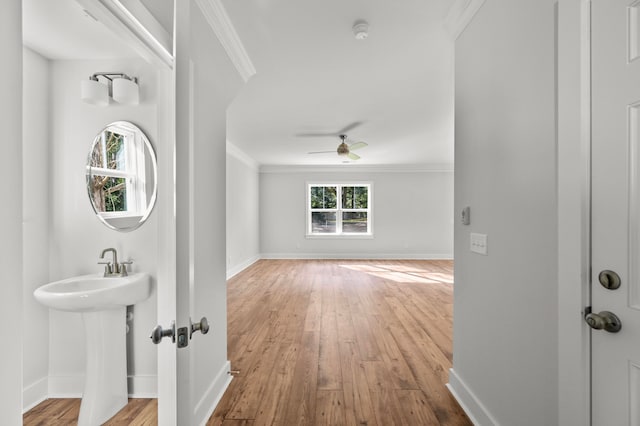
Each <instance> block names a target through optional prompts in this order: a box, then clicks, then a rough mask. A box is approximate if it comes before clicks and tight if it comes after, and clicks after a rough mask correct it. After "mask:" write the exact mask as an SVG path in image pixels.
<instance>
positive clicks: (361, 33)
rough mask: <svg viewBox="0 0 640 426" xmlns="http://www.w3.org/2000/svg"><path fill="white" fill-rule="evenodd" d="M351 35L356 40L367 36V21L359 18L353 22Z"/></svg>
mask: <svg viewBox="0 0 640 426" xmlns="http://www.w3.org/2000/svg"><path fill="white" fill-rule="evenodd" d="M353 35H355V36H356V40H364V39H365V38H367V37H369V23H368V22H367V21H365V20H364V19H360V20H358V21H356V22H355V23H354V24H353Z"/></svg>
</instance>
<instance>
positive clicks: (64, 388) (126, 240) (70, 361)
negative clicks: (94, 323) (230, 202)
mask: <svg viewBox="0 0 640 426" xmlns="http://www.w3.org/2000/svg"><path fill="white" fill-rule="evenodd" d="M105 70H107V71H113V70H116V71H120V72H124V73H126V74H128V75H133V76H137V77H139V83H140V99H141V101H140V105H137V106H123V105H117V104H112V105H110V106H109V107H95V106H93V105H89V104H85V103H83V102H82V101H81V100H80V81H81V80H83V79H86V78H88V77H89V76H90V75H91V74H93V73H95V72H99V71H105ZM51 82H52V84H51V88H52V93H51V137H50V138H49V140H48V143H49V144H50V150H51V157H50V165H49V167H50V170H51V178H50V186H49V190H50V193H51V204H50V208H49V209H48V210H47V214H48V215H49V221H50V222H49V226H50V240H49V244H50V246H49V249H50V257H49V269H50V279H51V280H57V279H61V278H65V277H69V276H75V275H81V274H88V273H96V272H101V271H102V267H101V265H97V264H96V262H97V261H98V257H99V255H100V252H101V251H102V249H104V248H107V247H115V248H116V249H117V250H118V255H119V256H120V259H122V260H124V259H132V260H133V262H134V263H133V265H132V270H133V271H134V272H138V271H144V272H148V273H149V274H151V276H152V282H153V285H154V291H153V294H152V296H151V297H150V298H149V299H148V300H146V301H144V302H141V303H139V304H137V305H136V306H135V307H134V308H133V312H134V318H133V321H132V322H130V323H129V326H130V328H131V331H130V333H129V334H128V336H127V345H128V348H127V349H128V373H129V375H130V376H134V379H133V380H132V381H130V387H129V391H130V392H132V393H133V394H135V395H148V394H152V395H153V394H155V392H156V383H157V381H156V365H157V355H156V347H155V345H152V344H151V343H150V341H149V339H148V335H149V332H150V331H151V330H152V329H153V327H154V326H155V325H156V292H155V284H156V271H157V262H158V253H157V240H158V224H157V212H155V211H154V212H153V213H152V214H151V215H150V216H149V219H148V221H147V222H146V223H145V224H144V225H142V226H141V227H140V228H138V229H137V230H135V231H132V232H129V233H121V232H117V231H114V230H111V229H108V228H107V227H106V226H104V225H103V224H102V223H101V222H100V221H99V220H98V219H97V218H96V217H95V215H94V213H93V210H92V207H91V205H90V202H89V199H88V196H87V190H86V180H85V166H86V162H87V155H88V152H89V149H90V147H91V144H92V142H93V139H94V137H95V136H96V134H98V133H99V132H100V131H101V129H102V128H104V127H105V126H106V125H107V124H109V123H111V122H113V121H118V120H127V121H131V122H133V123H134V124H136V125H138V126H139V127H140V128H141V129H142V130H143V131H144V132H145V133H146V134H147V136H148V137H149V139H150V141H151V143H152V145H155V143H156V141H157V105H156V92H157V87H156V73H155V71H154V69H153V68H152V67H151V66H150V65H148V64H147V63H146V62H144V61H142V60H139V59H126V60H110V61H52V62H51ZM49 319H50V322H49V332H50V350H49V375H50V378H49V393H50V396H62V395H76V396H79V395H80V394H81V392H82V388H83V378H84V365H85V353H84V336H83V328H82V321H81V317H80V314H75V313H67V312H61V311H53V310H51V311H50V317H49Z"/></svg>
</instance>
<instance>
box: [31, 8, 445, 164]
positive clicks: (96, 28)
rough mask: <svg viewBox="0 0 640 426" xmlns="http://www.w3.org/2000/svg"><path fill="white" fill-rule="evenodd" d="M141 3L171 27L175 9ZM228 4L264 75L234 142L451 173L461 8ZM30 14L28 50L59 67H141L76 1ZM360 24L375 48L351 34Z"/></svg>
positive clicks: (272, 158) (257, 151)
mask: <svg viewBox="0 0 640 426" xmlns="http://www.w3.org/2000/svg"><path fill="white" fill-rule="evenodd" d="M141 1H142V3H143V4H145V5H146V6H147V7H148V9H149V10H150V12H151V13H152V14H154V15H155V16H156V18H157V19H158V21H160V22H161V23H163V24H164V26H165V27H169V26H170V25H171V18H170V16H167V13H166V11H167V10H170V7H166V5H170V4H171V2H170V1H167V0H162V1H161V2H159V1H158V0H153V1H151V0H141ZM222 1H223V4H224V6H225V8H226V10H227V13H228V14H229V16H230V18H231V21H232V22H233V25H234V26H235V29H236V31H237V33H238V35H239V36H240V39H241V40H242V42H243V44H244V46H245V48H246V50H247V52H248V54H249V57H250V58H251V60H252V62H253V63H254V65H255V68H256V70H257V73H256V75H255V76H253V77H252V78H251V79H250V80H249V82H248V83H247V84H246V85H245V87H244V88H243V89H242V91H241V93H240V94H239V96H238V97H237V98H236V99H235V100H234V102H233V104H232V105H231V107H230V108H229V112H228V130H227V137H228V140H229V142H231V143H232V144H234V145H235V146H236V147H238V148H240V149H241V150H242V151H244V152H245V153H246V154H248V155H249V156H250V157H252V158H253V159H255V160H256V161H257V162H258V163H260V164H264V165H342V164H343V163H344V160H346V158H345V157H341V156H338V155H337V153H335V152H329V153H325V154H313V155H312V154H308V152H310V151H333V150H335V149H336V148H337V146H338V144H339V142H340V141H339V138H338V136H337V134H338V133H340V131H341V130H344V129H345V128H347V129H349V130H348V131H347V132H346V133H347V135H348V141H349V142H356V141H365V142H366V143H367V144H368V146H367V147H365V148H362V149H361V150H358V151H357V152H356V153H357V154H358V155H360V156H361V159H360V160H358V161H355V162H353V161H350V162H349V164H363V165H367V164H369V165H382V164H384V165H425V166H438V167H442V166H445V167H451V165H452V164H453V41H452V39H451V37H450V36H449V35H448V33H447V32H446V31H445V28H444V25H443V23H444V18H445V16H446V13H447V11H448V8H449V5H450V3H451V1H452V0H400V1H394V2H391V1H388V0H350V1H344V0H323V1H322V2H301V1H299V0H241V1H239V0H222ZM161 4H162V7H159V6H160V5H161ZM23 5H24V6H23V13H24V39H25V44H26V45H27V46H29V47H31V48H33V49H34V50H36V51H38V52H40V53H41V54H43V55H44V56H46V57H48V58H50V59H101V58H114V57H130V56H135V53H134V52H133V51H132V50H131V49H130V48H129V47H127V46H126V45H125V44H123V43H122V42H121V41H120V39H119V38H117V37H116V36H114V35H113V34H111V33H110V32H109V31H108V30H107V29H106V28H105V27H104V26H102V24H100V23H99V22H97V21H95V20H94V19H92V18H91V17H90V16H88V15H87V14H86V12H84V11H83V9H82V7H80V6H79V5H78V4H77V3H76V1H75V0H56V1H51V0H23ZM154 9H157V10H154ZM360 19H364V20H366V21H368V23H369V37H368V38H366V39H365V40H356V39H355V37H354V34H353V32H352V27H353V24H354V23H355V22H356V21H357V20H360ZM167 29H168V30H169V31H171V28H167ZM303 133H331V134H335V136H325V137H301V136H298V135H300V134H303ZM349 164H346V165H345V166H348V165H349Z"/></svg>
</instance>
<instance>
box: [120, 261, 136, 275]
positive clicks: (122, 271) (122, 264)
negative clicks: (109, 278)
mask: <svg viewBox="0 0 640 426" xmlns="http://www.w3.org/2000/svg"><path fill="white" fill-rule="evenodd" d="M132 263H133V261H132V260H128V261H126V262H120V275H122V276H123V277H126V276H127V265H131V264H132Z"/></svg>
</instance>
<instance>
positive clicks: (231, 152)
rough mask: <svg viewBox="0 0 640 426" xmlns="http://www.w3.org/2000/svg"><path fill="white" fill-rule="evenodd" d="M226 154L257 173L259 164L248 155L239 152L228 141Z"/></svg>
mask: <svg viewBox="0 0 640 426" xmlns="http://www.w3.org/2000/svg"><path fill="white" fill-rule="evenodd" d="M227 154H229V155H231V156H232V157H234V158H236V159H238V160H239V161H241V162H243V163H244V164H246V165H247V166H248V167H249V168H251V169H252V170H255V171H258V169H259V168H260V164H258V162H257V161H256V160H254V159H253V158H251V157H250V156H249V155H247V153H246V152H244V151H243V150H241V149H240V148H238V147H237V146H235V145H234V144H232V143H231V142H229V141H227Z"/></svg>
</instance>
